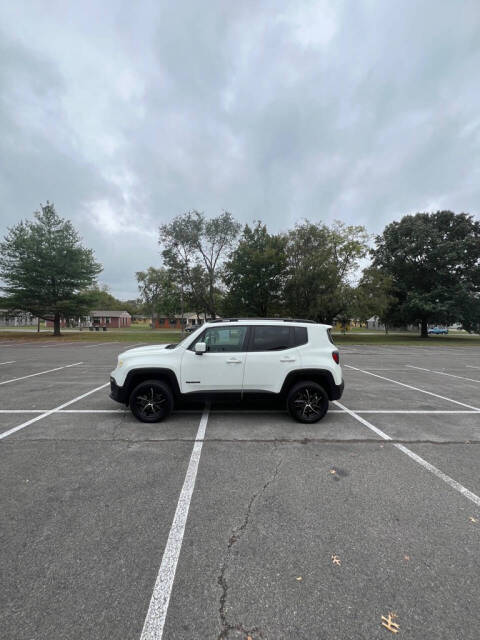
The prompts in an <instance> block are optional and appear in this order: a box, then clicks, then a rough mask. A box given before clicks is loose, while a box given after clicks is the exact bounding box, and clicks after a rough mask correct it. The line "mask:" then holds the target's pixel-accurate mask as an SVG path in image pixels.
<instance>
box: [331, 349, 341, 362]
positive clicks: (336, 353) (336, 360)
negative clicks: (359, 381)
mask: <svg viewBox="0 0 480 640" xmlns="http://www.w3.org/2000/svg"><path fill="white" fill-rule="evenodd" d="M332 358H333V359H334V360H335V362H336V363H337V364H339V363H340V354H339V353H338V351H332Z"/></svg>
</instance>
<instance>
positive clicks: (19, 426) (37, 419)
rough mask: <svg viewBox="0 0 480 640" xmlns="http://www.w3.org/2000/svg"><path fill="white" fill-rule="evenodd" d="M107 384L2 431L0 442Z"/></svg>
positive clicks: (106, 384) (103, 386)
mask: <svg viewBox="0 0 480 640" xmlns="http://www.w3.org/2000/svg"><path fill="white" fill-rule="evenodd" d="M109 384H110V383H109V382H106V383H105V384H102V385H101V386H100V387H96V388H95V389H92V390H91V391H87V393H82V395H81V396H77V397H76V398H74V399H73V400H69V401H68V402H64V403H63V404H61V405H59V406H58V407H55V409H49V410H48V411H45V413H42V414H40V415H39V416H36V417H35V418H31V420H27V422H23V423H22V424H19V425H18V427H13V428H12V429H9V430H8V431H4V432H3V433H0V440H3V438H6V437H7V436H9V435H11V434H12V433H16V432H17V431H20V429H25V427H28V426H29V425H31V424H33V423H34V422H38V421H39V420H43V418H47V417H48V416H51V415H52V413H58V412H59V411H60V409H63V408H64V407H68V406H69V405H71V404H73V403H74V402H78V401H79V400H82V398H86V397H87V396H89V395H91V394H92V393H95V391H100V389H105V387H108V386H109Z"/></svg>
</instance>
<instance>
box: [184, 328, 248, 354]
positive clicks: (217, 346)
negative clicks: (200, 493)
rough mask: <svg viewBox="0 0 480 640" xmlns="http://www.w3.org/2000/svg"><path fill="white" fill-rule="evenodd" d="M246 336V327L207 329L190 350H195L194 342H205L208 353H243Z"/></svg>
mask: <svg viewBox="0 0 480 640" xmlns="http://www.w3.org/2000/svg"><path fill="white" fill-rule="evenodd" d="M246 335H247V327H209V328H208V329H206V330H205V331H204V332H203V333H202V335H201V336H200V337H199V338H198V339H197V340H195V342H194V343H192V345H191V346H190V349H192V350H193V349H194V348H195V343H196V342H205V344H206V345H207V352H209V353H222V352H230V351H244V350H245V349H244V342H245V336H246Z"/></svg>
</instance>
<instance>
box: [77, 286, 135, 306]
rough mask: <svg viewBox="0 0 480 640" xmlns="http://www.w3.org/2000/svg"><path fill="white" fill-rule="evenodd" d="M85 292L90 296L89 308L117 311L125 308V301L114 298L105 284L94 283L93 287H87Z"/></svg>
mask: <svg viewBox="0 0 480 640" xmlns="http://www.w3.org/2000/svg"><path fill="white" fill-rule="evenodd" d="M86 293H87V294H89V296H90V300H91V308H93V309H115V310H117V311H123V310H124V309H125V303H124V302H122V301H121V300H119V299H118V298H115V296H113V295H112V294H111V293H110V289H109V287H108V285H106V284H102V285H99V284H97V283H95V284H94V285H93V287H90V288H89V289H87V291H86Z"/></svg>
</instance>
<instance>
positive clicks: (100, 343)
mask: <svg viewBox="0 0 480 640" xmlns="http://www.w3.org/2000/svg"><path fill="white" fill-rule="evenodd" d="M119 342H120V340H116V341H114V342H98V343H97V344H89V345H87V346H86V347H84V349H93V348H94V347H105V346H106V345H109V344H118V343H119Z"/></svg>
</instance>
